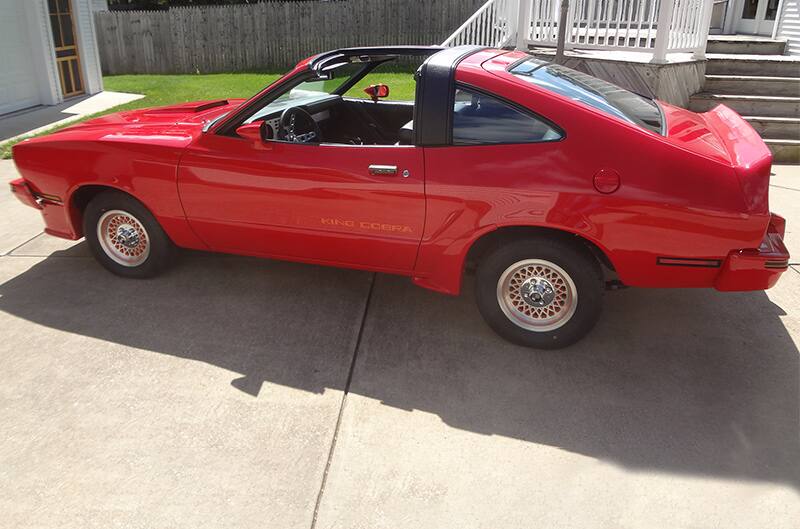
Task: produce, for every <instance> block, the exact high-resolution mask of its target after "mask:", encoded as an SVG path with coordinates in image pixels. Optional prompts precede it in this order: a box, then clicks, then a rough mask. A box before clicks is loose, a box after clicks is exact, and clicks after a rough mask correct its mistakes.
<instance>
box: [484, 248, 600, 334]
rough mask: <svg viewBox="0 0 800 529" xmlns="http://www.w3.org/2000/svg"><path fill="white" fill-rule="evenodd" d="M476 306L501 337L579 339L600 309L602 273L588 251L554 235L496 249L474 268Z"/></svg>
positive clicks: (594, 321)
mask: <svg viewBox="0 0 800 529" xmlns="http://www.w3.org/2000/svg"><path fill="white" fill-rule="evenodd" d="M476 281H477V285H476V297H477V301H478V308H479V309H480V312H481V314H482V315H483V317H484V319H485V320H486V322H487V323H488V324H489V326H490V327H491V328H492V329H493V330H494V331H495V332H497V333H498V334H499V335H500V336H502V337H503V338H505V339H507V340H509V341H511V342H513V343H516V344H520V345H525V346H528V347H535V348H540V349H558V348H561V347H566V346H567V345H570V344H573V343H575V342H576V341H578V340H580V339H581V338H583V337H584V336H585V335H586V334H587V333H588V332H589V331H590V330H591V329H592V327H594V325H595V323H596V322H597V320H598V318H599V316H600V312H601V310H602V299H603V282H602V272H601V270H600V266H599V264H598V263H597V260H596V259H595V258H594V256H592V255H591V253H590V252H589V251H588V250H585V249H583V248H581V247H579V246H578V245H576V244H571V243H568V242H565V241H562V240H557V239H547V238H542V239H536V240H519V241H515V242H511V243H508V244H505V245H503V246H500V247H497V248H495V249H494V250H493V251H490V252H489V254H488V255H486V256H485V257H484V258H483V259H482V261H481V262H480V264H479V266H478V273H477V276H476Z"/></svg>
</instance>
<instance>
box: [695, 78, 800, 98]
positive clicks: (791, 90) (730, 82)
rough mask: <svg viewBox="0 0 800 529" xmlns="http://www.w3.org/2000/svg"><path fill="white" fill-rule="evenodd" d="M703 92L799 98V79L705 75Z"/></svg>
mask: <svg viewBox="0 0 800 529" xmlns="http://www.w3.org/2000/svg"><path fill="white" fill-rule="evenodd" d="M703 91H705V92H710V93H712V94H748V95H754V96H755V95H764V96H790V97H800V77H766V76H762V75H706V84H705V86H704V87H703Z"/></svg>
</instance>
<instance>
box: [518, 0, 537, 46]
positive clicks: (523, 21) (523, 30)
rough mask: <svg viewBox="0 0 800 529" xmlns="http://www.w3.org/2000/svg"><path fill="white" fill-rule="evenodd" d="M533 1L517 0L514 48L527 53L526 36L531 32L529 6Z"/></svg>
mask: <svg viewBox="0 0 800 529" xmlns="http://www.w3.org/2000/svg"><path fill="white" fill-rule="evenodd" d="M532 1H533V0H519V9H518V11H517V45H516V48H517V49H518V50H522V51H528V36H529V35H530V31H531V4H532Z"/></svg>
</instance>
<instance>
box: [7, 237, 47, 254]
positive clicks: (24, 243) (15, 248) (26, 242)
mask: <svg viewBox="0 0 800 529" xmlns="http://www.w3.org/2000/svg"><path fill="white" fill-rule="evenodd" d="M42 234H44V232H43V231H40V232H39V233H37V234H36V235H34V236H33V237H31V238H30V239H28V240H27V241H25V242H23V243H21V244H18V245H17V246H14V247H13V248H11V249H10V250H9V251H7V252H6V253H4V254H3V255H7V256H9V257H14V256H13V255H11V252H14V251H16V250H19V249H20V248H22V247H23V246H25V245H26V244H28V243H29V242H31V241H32V240H34V239H35V238H36V237H38V236H39V235H42Z"/></svg>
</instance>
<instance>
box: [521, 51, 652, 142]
mask: <svg viewBox="0 0 800 529" xmlns="http://www.w3.org/2000/svg"><path fill="white" fill-rule="evenodd" d="M509 72H511V73H512V74H514V75H516V76H517V77H518V78H520V79H523V80H525V81H527V82H529V83H532V84H535V85H536V86H539V87H541V88H544V89H547V90H550V91H551V92H555V93H557V94H560V95H563V96H566V97H568V98H570V99H572V100H574V101H580V102H581V103H584V104H587V105H589V106H592V107H594V108H596V109H598V110H602V111H603V112H605V113H607V114H610V115H612V116H614V117H616V118H618V119H622V120H624V121H627V122H629V123H633V124H635V125H638V126H640V127H642V128H645V129H647V130H650V131H652V132H655V133H656V134H662V133H663V132H662V126H663V118H662V116H661V109H660V108H659V107H658V105H657V104H656V102H655V101H653V100H652V99H648V98H646V97H644V96H640V95H639V94H634V93H633V92H629V91H628V90H625V89H623V88H620V87H618V86H616V85H613V84H611V83H609V82H606V81H603V80H602V79H598V78H597V77H592V76H591V75H587V74H585V73H581V72H578V71H576V70H573V69H572V68H567V67H566V66H561V65H559V64H552V63H548V62H545V61H542V60H539V59H535V58H533V57H531V58H530V59H527V60H525V61H523V62H521V63H518V64H516V65H514V66H512V67H511V69H510V70H509Z"/></svg>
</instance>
